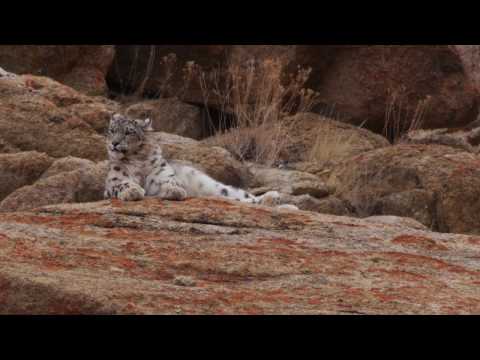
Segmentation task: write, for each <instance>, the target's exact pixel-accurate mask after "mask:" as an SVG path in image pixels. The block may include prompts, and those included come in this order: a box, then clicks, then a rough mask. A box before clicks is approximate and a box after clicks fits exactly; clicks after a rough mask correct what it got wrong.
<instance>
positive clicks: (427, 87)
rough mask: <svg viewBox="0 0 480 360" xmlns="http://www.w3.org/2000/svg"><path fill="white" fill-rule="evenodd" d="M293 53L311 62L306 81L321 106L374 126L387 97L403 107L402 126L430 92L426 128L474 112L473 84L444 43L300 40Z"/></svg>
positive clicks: (380, 123)
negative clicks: (326, 43) (312, 42)
mask: <svg viewBox="0 0 480 360" xmlns="http://www.w3.org/2000/svg"><path fill="white" fill-rule="evenodd" d="M295 57H296V58H295V61H293V63H292V64H293V66H297V65H300V66H311V67H312V73H311V76H310V79H309V81H308V83H307V86H309V87H311V88H312V89H314V90H315V91H317V92H319V94H320V98H319V100H320V102H321V105H322V106H323V107H324V108H328V109H331V108H332V107H333V108H334V109H335V111H336V112H337V113H338V114H339V117H340V118H341V119H344V120H346V121H348V122H350V123H354V124H357V125H358V124H361V123H363V122H365V121H366V123H365V127H366V128H368V129H372V130H375V131H377V132H381V131H382V130H383V128H384V125H385V115H386V109H387V105H389V104H392V103H393V104H394V105H395V106H396V107H397V108H398V107H401V108H402V114H403V115H402V116H401V120H400V122H401V127H407V125H408V122H410V121H411V119H412V117H413V115H414V113H415V111H416V109H417V106H418V105H419V103H420V102H421V101H426V100H427V99H428V98H429V97H430V100H428V106H427V111H426V112H425V115H424V117H423V126H424V127H425V128H445V127H457V126H461V125H465V124H467V123H469V122H471V121H473V120H475V119H476V117H477V115H478V104H479V93H478V90H477V89H476V88H475V85H474V83H473V81H472V80H471V78H470V77H469V76H468V75H467V73H466V69H465V66H464V64H463V63H462V60H461V58H460V56H459V55H458V53H457V52H456V51H454V50H453V49H452V47H451V46H448V45H429V46H423V45H422V46H420V45H417V46H411V45H391V46H385V45H379V46H371V45H366V46H342V45H333V46H319V45H299V46H297V47H296V50H295ZM404 125H405V126H404Z"/></svg>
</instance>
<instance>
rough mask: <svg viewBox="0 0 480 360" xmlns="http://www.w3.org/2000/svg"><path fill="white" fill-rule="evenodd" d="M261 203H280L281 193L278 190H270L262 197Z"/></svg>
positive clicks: (276, 204) (273, 204)
mask: <svg viewBox="0 0 480 360" xmlns="http://www.w3.org/2000/svg"><path fill="white" fill-rule="evenodd" d="M260 204H261V205H265V206H272V207H273V206H278V205H280V193H279V192H278V191H269V192H267V193H266V194H265V195H262V196H261V198H260Z"/></svg>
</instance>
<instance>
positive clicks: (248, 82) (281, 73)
mask: <svg viewBox="0 0 480 360" xmlns="http://www.w3.org/2000/svg"><path fill="white" fill-rule="evenodd" d="M310 72H311V69H303V68H298V69H297V72H296V73H294V74H291V73H287V70H286V65H285V61H284V60H283V59H279V58H265V59H262V60H259V59H255V58H251V59H249V60H247V61H242V62H238V61H231V62H229V63H228V64H227V65H226V67H225V68H224V69H217V70H214V71H211V72H209V73H206V72H203V71H199V79H200V85H201V89H202V94H203V96H204V102H205V105H206V108H207V109H208V104H210V103H211V102H214V103H215V104H217V105H218V106H219V108H220V114H223V115H222V116H221V119H220V121H219V124H217V129H216V130H217V133H218V134H224V133H228V136H221V135H220V136H221V139H219V143H221V142H222V141H224V142H225V144H224V146H225V147H228V149H229V150H230V151H232V152H233V153H234V154H235V155H236V156H237V157H238V158H239V159H241V160H249V161H253V162H257V163H262V164H264V165H267V166H272V165H274V164H275V163H276V162H277V161H278V160H279V157H280V154H281V153H282V152H284V151H285V150H286V148H287V147H288V144H289V143H290V138H289V133H290V131H289V130H290V129H292V128H293V127H294V126H295V121H292V120H291V119H290V120H287V118H288V117H290V116H292V115H295V114H297V113H301V112H308V111H310V110H311V109H312V108H313V107H314V105H316V103H317V99H318V94H317V93H316V92H314V91H313V90H311V89H307V88H306V87H305V84H306V82H307V80H308V78H309V76H310ZM229 114H230V115H233V117H234V119H235V121H234V124H233V127H232V125H231V123H229V122H228V121H227V117H228V115H229ZM210 119H211V117H210ZM211 125H212V128H213V127H214V125H213V123H212V124H211ZM227 141H228V144H227V143H226V142H227Z"/></svg>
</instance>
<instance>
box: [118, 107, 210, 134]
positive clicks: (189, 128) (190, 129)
mask: <svg viewBox="0 0 480 360" xmlns="http://www.w3.org/2000/svg"><path fill="white" fill-rule="evenodd" d="M124 112H125V114H127V115H128V116H132V117H134V118H140V119H145V118H150V119H151V120H152V126H153V129H154V130H155V131H162V132H166V133H170V134H176V135H180V136H184V137H188V138H192V139H201V138H203V137H205V135H206V130H207V129H206V128H205V126H204V114H203V113H202V110H201V108H199V107H197V106H194V105H189V104H186V103H184V102H181V101H180V100H178V99H175V98H170V99H157V100H146V101H141V102H138V103H135V104H133V105H130V106H128V107H127V108H126V109H125V111H124Z"/></svg>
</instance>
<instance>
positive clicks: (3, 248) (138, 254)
mask: <svg viewBox="0 0 480 360" xmlns="http://www.w3.org/2000/svg"><path fill="white" fill-rule="evenodd" d="M479 246H480V238H478V237H473V236H462V235H452V234H438V233H433V232H429V231H424V230H419V229H417V228H416V226H415V224H412V226H410V225H408V223H407V224H406V223H403V222H401V221H398V222H396V221H395V222H393V223H388V222H385V221H375V220H372V219H366V220H360V219H351V218H346V217H336V216H330V215H319V214H313V213H307V212H298V211H284V210H274V209H269V208H264V207H260V206H254V205H245V204H240V203H236V202H228V201H222V200H214V199H192V200H187V201H184V202H169V201H159V200H156V199H147V200H144V201H141V202H135V203H121V202H116V201H114V202H110V201H106V202H99V203H89V204H76V205H59V206H50V207H47V208H42V209H38V210H35V211H31V212H20V213H3V214H0V263H1V266H0V287H1V289H2V296H1V297H0V313H2V314H476V313H479V312H480V300H479V299H480V290H479V287H478V286H477V283H478V281H479V278H480V271H479V268H480V262H479V260H478V256H477V254H478V251H479Z"/></svg>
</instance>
